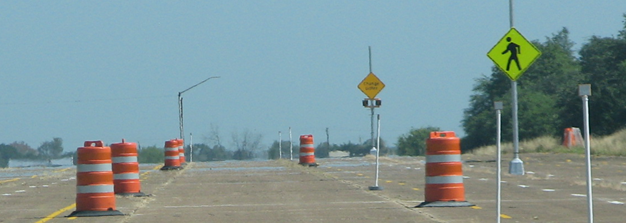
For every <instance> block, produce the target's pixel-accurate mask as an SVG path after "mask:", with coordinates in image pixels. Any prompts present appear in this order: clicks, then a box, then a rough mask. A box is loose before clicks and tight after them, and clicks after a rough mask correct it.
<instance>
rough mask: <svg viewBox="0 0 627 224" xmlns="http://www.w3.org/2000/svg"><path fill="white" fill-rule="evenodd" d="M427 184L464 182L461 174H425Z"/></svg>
mask: <svg viewBox="0 0 627 224" xmlns="http://www.w3.org/2000/svg"><path fill="white" fill-rule="evenodd" d="M426 182H427V184H461V183H464V177H462V176H433V177H430V176H427V179H426Z"/></svg>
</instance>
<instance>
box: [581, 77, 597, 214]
mask: <svg viewBox="0 0 627 224" xmlns="http://www.w3.org/2000/svg"><path fill="white" fill-rule="evenodd" d="M579 95H580V96H581V100H582V101H583V129H584V132H583V133H584V140H585V148H586V176H587V177H586V185H587V188H588V192H587V195H588V196H587V199H588V222H590V223H593V222H594V214H593V212H594V211H593V209H592V170H591V168H590V125H589V123H590V119H589V116H588V95H592V91H591V89H590V84H581V85H579Z"/></svg>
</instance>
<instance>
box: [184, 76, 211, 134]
mask: <svg viewBox="0 0 627 224" xmlns="http://www.w3.org/2000/svg"><path fill="white" fill-rule="evenodd" d="M213 78H220V76H212V77H209V78H207V79H205V80H202V82H199V83H196V85H193V86H191V87H189V88H187V89H185V90H183V91H181V92H179V94H178V101H179V102H178V103H179V131H180V133H179V134H180V135H179V137H180V138H181V139H183V140H185V136H184V135H183V98H182V97H181V95H183V93H185V92H187V91H189V90H190V89H192V88H194V87H196V86H198V85H200V84H203V83H204V82H206V81H207V80H209V79H213Z"/></svg>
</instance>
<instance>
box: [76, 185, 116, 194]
mask: <svg viewBox="0 0 627 224" xmlns="http://www.w3.org/2000/svg"><path fill="white" fill-rule="evenodd" d="M76 193H79V194H88V193H113V184H107V185H86V186H76Z"/></svg>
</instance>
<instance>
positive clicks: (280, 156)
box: [279, 131, 283, 159]
mask: <svg viewBox="0 0 627 224" xmlns="http://www.w3.org/2000/svg"><path fill="white" fill-rule="evenodd" d="M281 143H282V142H281V131H279V159H281V158H283V156H282V155H281V145H282V144H281Z"/></svg>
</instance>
